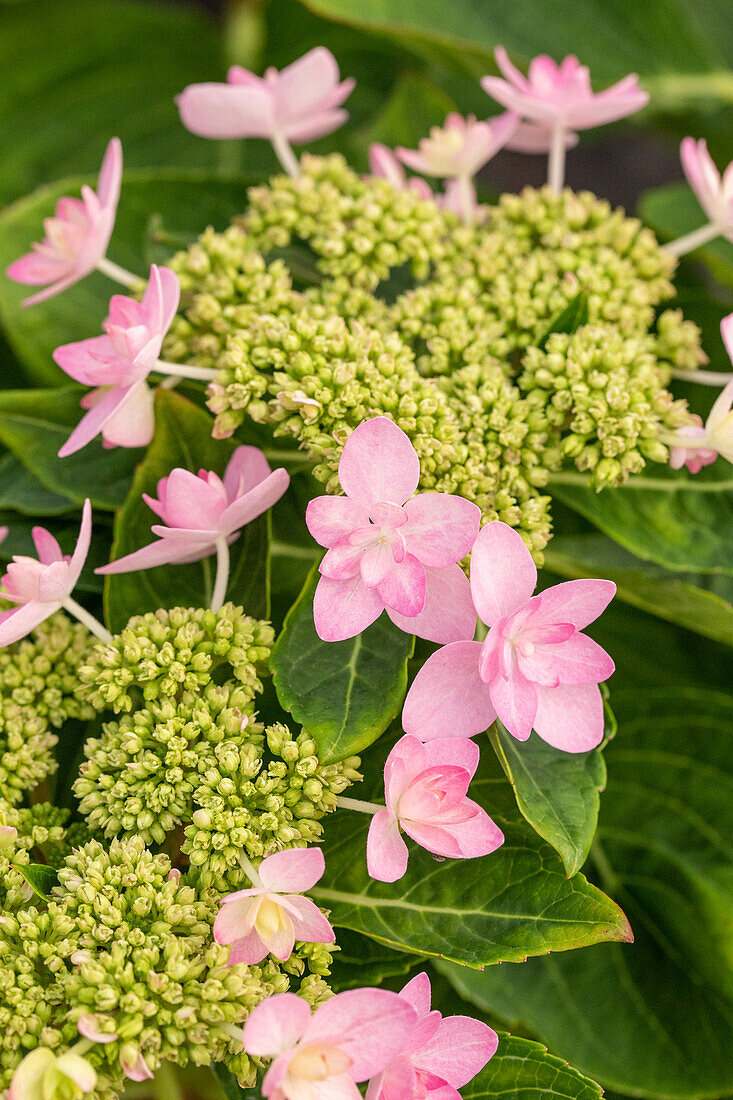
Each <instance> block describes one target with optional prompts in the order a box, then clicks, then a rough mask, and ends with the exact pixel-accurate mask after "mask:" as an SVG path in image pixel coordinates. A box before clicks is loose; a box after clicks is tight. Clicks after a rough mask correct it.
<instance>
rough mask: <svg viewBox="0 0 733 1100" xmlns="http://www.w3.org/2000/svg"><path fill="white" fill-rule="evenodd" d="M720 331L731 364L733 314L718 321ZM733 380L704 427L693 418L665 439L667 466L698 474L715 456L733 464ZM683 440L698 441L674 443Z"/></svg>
mask: <svg viewBox="0 0 733 1100" xmlns="http://www.w3.org/2000/svg"><path fill="white" fill-rule="evenodd" d="M720 332H721V335H722V337H723V343H724V344H725V348H726V351H727V352H728V355H729V356H730V357H731V360H732V361H733V313H729V314H728V316H727V317H724V318H723V320H722V321H721V322H720ZM732 409H733V378H731V380H730V381H729V382H728V384H727V385H726V386H725V387H724V389H722V390H721V392H720V393H719V394H718V397H717V398H716V400H715V404H714V405H713V407H712V409H711V410H710V412H709V413H708V418H707V420H706V421H705V426H704V427H703V426H702V420H701V419H700V417H699V416H695V417H694V419H695V421H696V423H695V424H688V425H686V426H685V427H684V428H678V430H677V431H676V432H675V433H674V435H673V436H668V437H667V436H665V437H664V441H665V442H666V443H668V444H669V448H670V451H669V464H670V466H671V467H672V469H673V470H679V469H680V468H681V467H682V466H686V467H687V469H688V470H689V471H690V473H691V474H697V473H699V472H700V470H701V469H702V468H703V466H709V465H710V463H711V462H715V460H716V458H717V457H718V455H720V456H721V457H722V458H725V459H727V460H728V462H733V411H732ZM685 439H694V440H698V441H699V445H696V446H694V447H689V446H684V445H680V444H677V445H676V446H675V440H680V442H681V443H682V442H683V441H684V440H685Z"/></svg>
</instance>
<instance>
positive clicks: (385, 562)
mask: <svg viewBox="0 0 733 1100" xmlns="http://www.w3.org/2000/svg"><path fill="white" fill-rule="evenodd" d="M330 553H332V551H330V550H329V554H330ZM327 556H328V555H327ZM394 567H395V560H394V557H393V556H392V547H391V546H390V545H389V543H388V542H386V541H381V540H380V541H377V542H375V543H373V545H371V546H368V547H367V548H366V549H365V550H363V551H362V552H361V557H360V558H359V570H360V572H361V579H362V580H363V581H364V584H365V585H366V586H367V588H378V587H379V586H380V585H381V584H382V582H383V581H386V580H387V577H388V576H389V574H390V573H391V572H392V570H393V569H394Z"/></svg>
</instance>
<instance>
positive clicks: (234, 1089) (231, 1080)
mask: <svg viewBox="0 0 733 1100" xmlns="http://www.w3.org/2000/svg"><path fill="white" fill-rule="evenodd" d="M211 1069H212V1071H213V1073H214V1076H215V1077H216V1079H217V1081H218V1082H219V1084H220V1085H221V1090H222V1092H223V1093H224V1095H225V1096H226V1098H227V1100H260V1093H259V1090H258V1089H256V1088H252V1089H243V1088H242V1086H241V1085H240V1083H239V1081H238V1080H237V1078H236V1077H235V1076H234V1074H233V1073H232V1071H231V1070H230V1069H227V1067H226V1066H225V1065H224V1063H223V1062H214V1063H213V1064H212V1066H211Z"/></svg>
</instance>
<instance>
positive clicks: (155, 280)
mask: <svg viewBox="0 0 733 1100" xmlns="http://www.w3.org/2000/svg"><path fill="white" fill-rule="evenodd" d="M180 297H181V285H180V283H179V282H178V276H177V275H176V273H175V271H172V270H171V268H170V267H158V266H157V264H152V265H151V267H150V275H149V277H148V285H147V286H146V288H145V293H144V294H143V299H142V302H141V305H142V309H143V313H144V315H145V317H146V321H147V328H148V330H149V331H150V332H151V334H154V335H156V336H158V337H160V339H161V341H162V338H163V336H165V334H166V332H167V331H168V329H169V328H170V325H171V321H172V320H173V318H174V317H175V315H176V311H177V310H178V303H179V301H180Z"/></svg>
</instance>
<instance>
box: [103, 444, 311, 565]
mask: <svg viewBox="0 0 733 1100" xmlns="http://www.w3.org/2000/svg"><path fill="white" fill-rule="evenodd" d="M289 482H290V478H289V475H288V473H287V471H286V470H283V469H277V470H270V466H269V463H268V461H267V459H266V458H265V456H264V454H263V453H262V451H260V450H259V449H258V448H257V447H248V446H242V447H237V449H236V451H235V452H234V454H233V455H232V457H231V458H230V459H229V464H228V465H227V468H226V470H225V472H224V477H223V479H222V478H220V477H219V476H218V474H215V473H212V472H211V471H209V470H199V472H198V474H192V473H191V472H190V471H189V470H183V469H181V468H180V467H176V469H174V470H172V471H171V472H170V474H168V476H167V477H163V478H161V479H160V481H159V482H158V497H157V499H156V498H155V497H151V496H148V494H147V493H143V500H144V501H145V503H146V504H147V505H148V507H149V508H151V509H152V511H153V512H155V514H156V515H157V516H159V517H160V519H161V520H162V521H163V522H162V524H153V527H152V532H153V534H154V535H156V536H157V541H156V542H152V543H150V544H149V545H148V546H144V547H143V548H142V549H141V550H135V551H134V552H133V553H132V554H127V555H125V557H123V558H118V559H117V561H113V562H110V563H109V565H103V566H101V567H100V568H99V569H97V570H96V572H97V573H102V574H108V573H131V572H134V571H135V570H138V569H152V568H154V567H155V566H157V565H166V564H170V563H173V562H181V563H182V562H193V561H200V560H201V558H207V557H209V555H211V554H213V553H214V552H215V551H216V550H217V546H218V545H219V544H220V543H221V542H223V543H224V544H230V543H232V542H234V540H235V539H236V538H237V534H238V532H239V531H240V529H241V528H242V527H244V526H245V524H247V523H251V521H252V520H253V519H256V518H257V516H260V515H262V513H263V512H266V511H267V509H268V508H271V507H272V505H273V504H274V503H275V502H276V501H278V500H279V499H280V497H281V496H282V495H283V493H284V492H285V490H286V489H287V487H288V484H289Z"/></svg>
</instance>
